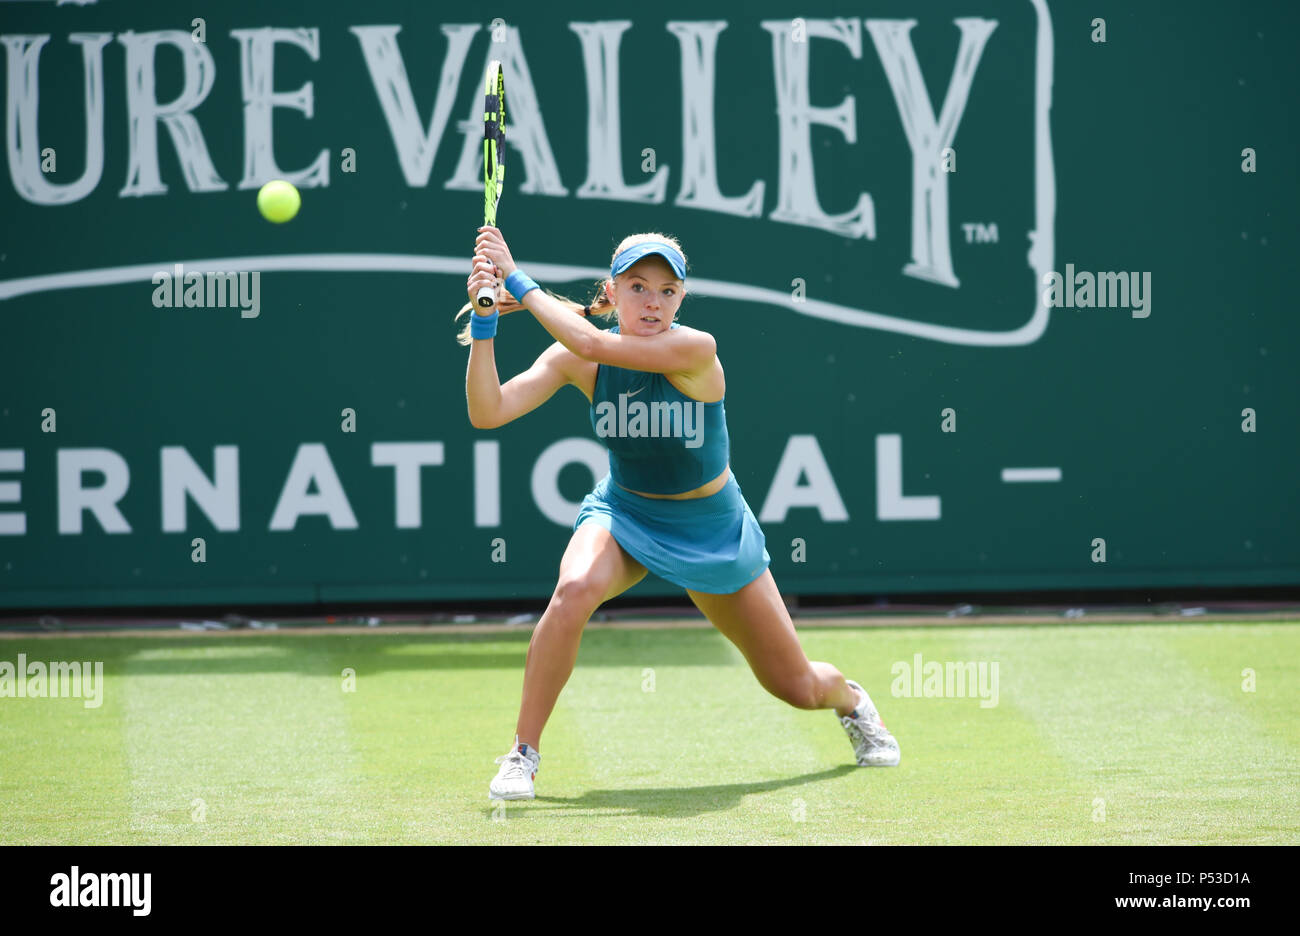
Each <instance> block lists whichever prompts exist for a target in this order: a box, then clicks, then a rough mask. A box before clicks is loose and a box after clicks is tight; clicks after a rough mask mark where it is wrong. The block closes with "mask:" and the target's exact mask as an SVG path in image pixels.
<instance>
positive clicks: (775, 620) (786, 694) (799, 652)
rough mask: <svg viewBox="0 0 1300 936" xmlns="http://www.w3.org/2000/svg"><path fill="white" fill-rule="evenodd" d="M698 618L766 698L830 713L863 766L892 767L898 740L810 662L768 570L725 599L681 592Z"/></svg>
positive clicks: (853, 686)
mask: <svg viewBox="0 0 1300 936" xmlns="http://www.w3.org/2000/svg"><path fill="white" fill-rule="evenodd" d="M687 594H688V595H690V596H691V600H692V601H693V602H695V606H696V607H697V608H699V609H700V611H701V612H703V614H704V616H705V617H707V618H708V619H709V621H710V622H711V623H712V624H713V626H714V627H716V628H717V629H718V630H719V631H721V632H722V634H723V636H725V637H726V638H727V639H728V640H730V641H731V642H732V643H733V644H735V645H736V647H737V649H739V650H740V652H741V654H743V655H744V657H745V659H746V661H748V663H749V667H750V669H752V670H753V671H754V675H755V676H756V677H758V681H759V683H760V684H761V685H762V686H763V688H764V689H766V690H767V691H768V692H770V693H772V695H774V696H776V697H777V698H778V699H781V700H782V701H784V702H788V703H789V704H790V705H793V706H795V707H796V708H801V709H822V708H834V709H835V714H836V715H837V716H839V721H840V724H841V725H842V726H843V727H844V730H845V732H847V734H848V736H849V740H850V742H852V744H853V751H854V754H855V756H856V758H857V762H858V764H859V765H860V766H863V767H893V766H896V765H897V764H898V762H899V746H898V741H897V740H896V739H895V738H894V736H893V735H892V734H890V733H889V731H888V729H886V728H885V724H884V722H883V721H881V719H880V713H879V712H877V711H876V707H875V704H874V703H873V702H872V701H871V697H870V696H869V695H868V694H867V692H866V690H865V689H863V688H862V687H861V686H859V685H858V684H857V683H854V682H850V681H848V680H846V679H845V678H844V676H843V674H842V673H840V671H839V670H838V669H836V668H835V667H834V666H832V665H831V664H829V663H818V662H812V661H810V660H809V659H808V657H807V656H806V655H805V654H804V652H803V647H802V646H800V644H799V638H798V637H797V636H796V635H795V630H794V622H793V621H791V620H790V613H789V612H788V611H787V610H786V607H785V602H783V601H782V600H781V594H780V592H778V591H777V588H776V582H775V581H774V580H773V578H772V572H771V570H770V569H765V570H764V571H763V574H762V575H760V576H759V577H758V578H756V579H755V580H754V581H752V582H750V583H749V584H748V585H746V586H745V587H744V588H742V589H741V590H740V591H738V592H734V593H732V594H729V595H716V594H708V593H705V592H695V591H690V590H688V591H687Z"/></svg>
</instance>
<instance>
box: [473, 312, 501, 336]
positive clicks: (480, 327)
mask: <svg viewBox="0 0 1300 936" xmlns="http://www.w3.org/2000/svg"><path fill="white" fill-rule="evenodd" d="M469 316H470V323H469V336H470V337H471V338H495V337H496V334H497V319H498V318H500V317H501V313H500V312H498V311H497V310H496V309H495V308H493V309H492V314H491V315H479V314H478V313H477V312H471V313H470V314H469Z"/></svg>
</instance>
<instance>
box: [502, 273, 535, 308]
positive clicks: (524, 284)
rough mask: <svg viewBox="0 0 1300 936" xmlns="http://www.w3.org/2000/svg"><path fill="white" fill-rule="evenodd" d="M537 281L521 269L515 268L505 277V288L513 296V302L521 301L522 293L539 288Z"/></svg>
mask: <svg viewBox="0 0 1300 936" xmlns="http://www.w3.org/2000/svg"><path fill="white" fill-rule="evenodd" d="M539 288H540V287H539V286H538V285H537V282H536V281H535V280H534V279H533V278H532V277H531V276H529V275H528V274H527V273H525V272H524V271H523V270H519V269H516V270H515V271H514V272H513V273H511V274H510V275H509V276H507V277H506V289H507V290H509V291H510V295H512V296H514V297H515V302H523V301H524V295H525V294H526V293H527V292H528V291H529V290H530V289H539Z"/></svg>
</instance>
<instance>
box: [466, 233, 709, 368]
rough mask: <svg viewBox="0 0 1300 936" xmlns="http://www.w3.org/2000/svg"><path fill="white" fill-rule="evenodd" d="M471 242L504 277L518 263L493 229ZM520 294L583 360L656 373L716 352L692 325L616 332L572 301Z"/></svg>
mask: <svg viewBox="0 0 1300 936" xmlns="http://www.w3.org/2000/svg"><path fill="white" fill-rule="evenodd" d="M475 247H476V249H477V250H478V251H479V252H481V253H483V254H484V255H486V256H487V257H488V258H489V259H491V260H492V262H493V263H494V264H496V266H497V268H498V269H499V270H500V271H501V275H502V276H503V277H507V278H508V277H509V276H510V274H511V273H513V272H514V271H515V270H516V269H517V268H518V267H517V266H516V264H515V261H514V258H513V257H512V256H511V255H510V248H509V247H507V246H506V242H505V238H504V237H503V236H502V234H501V232H500V231H499V230H498V229H497V228H494V227H487V226H484V227H482V228H480V229H479V234H478V237H477V239H476V241H475ZM519 298H520V301H521V304H522V305H524V306H525V307H527V309H528V311H530V312H532V313H533V315H534V316H535V317H536V319H537V321H539V322H541V323H542V327H543V328H545V329H546V330H547V331H548V332H550V333H551V337H552V338H554V339H555V340H556V341H558V342H559V343H560V344H562V345H564V347H566V348H568V349H569V351H571V352H573V353H574V354H576V355H577V356H578V357H580V358H582V359H583V360H584V361H592V362H595V363H599V364H609V365H611V366H614V367H625V368H627V369H629V370H640V371H652V372H654V373H658V374H692V373H699V372H701V371H704V370H706V369H707V368H708V367H709V366H710V365H712V363H713V359H714V356H715V355H716V354H717V350H718V349H717V344H716V343H715V342H714V340H713V336H712V335H710V334H709V333H708V332H702V331H698V330H696V329H694V328H687V327H686V326H681V327H679V328H672V329H669V330H668V331H665V332H660V333H659V334H657V335H647V336H642V335H615V334H611V333H610V332H608V331H605V330H603V329H600V328H597V327H596V326H594V325H592V324H591V323H590V322H589V321H587V320H586V319H585V318H584V317H582V316H580V315H575V314H574V312H573V309H572V308H571V307H570V306H567V305H565V304H564V303H563V302H561V301H560V300H559V299H556V298H555V297H554V296H549V295H547V294H546V292H545V291H543V290H542V289H530V290H529V291H528V292H527V293H525V294H524V295H522V296H520V297H519Z"/></svg>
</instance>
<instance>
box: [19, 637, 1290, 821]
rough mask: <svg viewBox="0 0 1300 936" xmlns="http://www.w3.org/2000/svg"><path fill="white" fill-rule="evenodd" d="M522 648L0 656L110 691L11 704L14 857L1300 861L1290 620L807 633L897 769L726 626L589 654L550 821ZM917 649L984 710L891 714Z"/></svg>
mask: <svg viewBox="0 0 1300 936" xmlns="http://www.w3.org/2000/svg"><path fill="white" fill-rule="evenodd" d="M528 637H529V634H528V632H527V631H526V630H522V629H521V630H520V631H516V632H510V631H501V632H490V633H484V634H473V635H459V634H457V635H453V634H438V633H430V634H414V635H408V634H384V633H383V632H378V633H370V634H360V635H329V636H324V635H322V636H312V635H297V634H295V635H290V634H283V633H281V634H262V635H252V636H231V635H204V636H196V637H174V638H150V637H144V638H137V637H129V638H114V639H101V638H81V637H69V638H61V639H57V640H40V641H35V640H33V641H21V640H15V641H4V642H0V659H5V660H10V661H13V660H14V659H15V658H16V655H17V653H18V652H19V651H20V650H21V651H22V652H25V653H27V655H28V657H29V659H41V660H47V661H48V660H51V659H61V660H103V661H104V663H105V666H104V669H105V676H106V678H107V680H108V681H107V684H106V686H105V697H104V704H103V705H102V706H101V707H100V708H99V709H94V710H87V709H85V708H84V707H83V705H82V702H81V700H79V699H44V700H41V699H7V698H3V699H0V765H3V766H2V767H0V801H2V802H3V804H4V809H3V821H0V842H3V843H6V844H8V843H17V842H24V843H36V842H41V843H70V844H75V843H100V842H114V843H128V842H176V843H224V842H411V843H416V842H466V843H494V842H502V843H504V842H567V843H587V842H590V843H633V842H674V843H675V842H717V843H737V842H772V843H814V842H872V843H882V844H886V843H921V842H926V843H1017V842H1025V843H1029V842H1035V843H1076V842H1077V843H1114V844H1122V843H1137V842H1156V843H1172V842H1215V843H1237V842H1243V843H1244V842H1252V843H1253V842H1276V843H1291V844H1294V843H1297V842H1300V831H1298V827H1300V817H1298V815H1297V806H1296V803H1297V801H1298V799H1300V797H1297V792H1300V791H1298V790H1297V786H1298V785H1300V784H1298V782H1297V776H1298V774H1300V771H1297V767H1298V766H1300V758H1298V756H1297V753H1298V752H1300V719H1297V717H1296V715H1297V712H1296V696H1297V693H1296V688H1297V686H1298V685H1300V672H1298V671H1300V628H1297V627H1296V626H1295V625H1294V624H1286V623H1268V624H1212V623H1206V622H1197V623H1186V624H1178V625H1149V626H1119V625H1070V626H1045V627H985V628H965V627H959V628H944V629H930V628H926V629H919V628H879V627H872V628H863V629H842V628H834V629H831V628H827V629H818V628H808V629H805V630H802V631H801V632H800V639H801V640H802V642H803V644H804V646H805V649H806V650H807V651H808V654H809V656H810V657H812V658H813V659H821V660H829V661H830V662H833V663H835V664H836V665H837V666H839V667H840V668H841V669H842V670H843V671H844V672H845V673H846V674H847V675H848V676H849V677H850V678H853V679H856V680H858V681H859V682H861V683H863V685H865V686H866V687H867V688H868V690H869V691H870V692H871V693H872V696H873V698H874V699H875V700H876V702H877V704H878V705H879V707H880V709H881V711H882V713H883V714H884V717H885V721H886V723H887V724H888V725H889V727H890V729H891V730H892V731H893V732H894V733H895V734H896V735H897V736H898V738H899V741H900V743H901V745H902V749H903V762H902V765H901V766H900V767H898V768H881V769H867V768H857V767H855V766H852V753H851V748H850V745H849V743H848V741H847V739H846V738H845V736H844V733H843V731H842V729H840V727H839V726H838V724H837V723H836V721H835V719H834V717H833V716H832V715H831V714H830V713H829V712H825V711H823V712H802V711H797V710H794V709H791V708H790V707H788V706H786V705H784V704H783V703H781V702H779V701H777V700H776V699H774V698H772V697H771V696H769V695H768V694H767V693H766V692H764V691H763V689H762V688H761V687H759V686H758V684H757V682H756V681H755V680H754V678H753V676H752V675H751V674H750V672H749V669H748V667H747V666H746V665H745V663H744V661H743V659H742V658H741V657H740V655H739V653H738V652H737V651H736V650H735V649H734V648H733V647H732V646H731V644H730V643H728V642H727V641H726V640H725V639H724V638H723V637H722V636H721V635H720V634H718V633H716V632H715V631H712V630H705V629H657V630H599V629H593V630H591V631H589V632H588V633H587V635H586V636H585V638H584V641H583V646H582V650H581V652H580V654H579V659H578V669H577V670H576V672H575V673H574V675H573V677H572V679H571V680H570V682H569V685H568V687H567V688H566V690H565V692H564V693H563V694H562V695H561V697H560V702H559V704H558V705H557V707H556V711H555V714H554V716H553V717H552V720H551V723H550V724H549V725H548V726H547V729H546V733H545V735H544V736H543V738H542V744H541V750H542V752H543V757H542V768H541V772H540V773H539V776H538V781H539V784H538V799H537V800H535V801H533V802H528V803H511V804H508V805H507V806H506V807H505V808H504V809H494V808H493V807H492V806H491V804H489V803H488V800H487V783H488V780H489V779H491V776H492V774H493V773H494V772H495V769H496V766H495V764H493V763H492V761H493V758H494V757H496V756H497V755H499V754H502V753H504V752H505V750H506V749H507V747H508V745H509V743H510V739H511V737H512V735H513V730H514V719H515V714H516V708H517V705H518V701H519V691H520V686H521V682H522V672H523V661H524V654H525V652H526V649H527V642H528ZM917 653H920V654H921V655H922V659H923V661H925V662H938V663H946V662H955V663H957V662H966V661H972V662H979V661H983V662H986V663H995V662H996V663H997V664H998V704H997V705H996V706H994V707H981V705H980V700H979V698H977V697H972V696H973V695H974V693H973V692H972V693H971V696H968V697H963V698H927V697H921V698H907V697H901V696H895V695H894V694H892V693H891V687H893V686H894V684H895V682H896V681H897V680H898V676H897V674H896V673H895V672H893V671H891V667H893V665H894V664H895V663H902V662H906V663H908V664H909V665H910V664H912V663H913V662H914V655H915V654H917ZM345 667H347V668H351V669H353V670H354V671H355V673H356V684H355V688H356V691H355V692H344V691H343V688H342V677H341V674H342V671H343V670H344V668H345ZM1247 667H1249V668H1251V669H1253V670H1254V671H1255V678H1256V691H1255V692H1253V693H1251V692H1243V691H1242V676H1241V671H1242V670H1243V669H1245V668H1247ZM650 670H652V671H653V673H651V672H648V671H650ZM650 688H653V691H647V690H648V689H650ZM196 798H198V799H203V800H204V802H205V805H206V815H204V821H203V822H195V821H194V815H195V812H194V807H193V806H192V805H191V804H192V802H193V800H194V799H196ZM1097 799H1101V800H1103V801H1104V821H1098V819H1099V818H1100V816H1101V814H1100V812H1099V810H1098V806H1097V805H1096V803H1095V800H1097Z"/></svg>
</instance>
